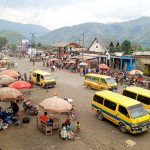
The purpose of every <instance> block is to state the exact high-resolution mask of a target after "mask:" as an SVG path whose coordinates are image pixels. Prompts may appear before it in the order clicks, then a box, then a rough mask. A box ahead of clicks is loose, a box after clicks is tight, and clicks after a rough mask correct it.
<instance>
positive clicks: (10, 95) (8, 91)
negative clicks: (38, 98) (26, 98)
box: [0, 87, 22, 101]
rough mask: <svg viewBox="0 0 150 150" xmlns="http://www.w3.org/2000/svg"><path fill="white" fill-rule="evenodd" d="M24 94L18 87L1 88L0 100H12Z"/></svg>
mask: <svg viewBox="0 0 150 150" xmlns="http://www.w3.org/2000/svg"><path fill="white" fill-rule="evenodd" d="M20 96H22V93H21V92H20V91H18V90H17V89H14V88H10V87H3V88H0V100H2V101H10V100H12V99H17V98H18V97H20Z"/></svg>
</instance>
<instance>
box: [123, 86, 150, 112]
mask: <svg viewBox="0 0 150 150" xmlns="http://www.w3.org/2000/svg"><path fill="white" fill-rule="evenodd" d="M123 95H125V96H128V97H130V98H133V99H136V100H138V101H140V102H141V103H143V105H144V107H145V108H146V109H148V110H150V90H147V89H144V88H141V87H136V86H130V87H126V88H125V89H124V90H123Z"/></svg>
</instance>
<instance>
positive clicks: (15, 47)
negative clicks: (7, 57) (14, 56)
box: [9, 44, 17, 51]
mask: <svg viewBox="0 0 150 150" xmlns="http://www.w3.org/2000/svg"><path fill="white" fill-rule="evenodd" d="M9 47H10V49H11V50H12V51H15V50H16V49H17V46H16V45H15V44H11V45H10V46H9Z"/></svg>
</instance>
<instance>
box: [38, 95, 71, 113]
mask: <svg viewBox="0 0 150 150" xmlns="http://www.w3.org/2000/svg"><path fill="white" fill-rule="evenodd" d="M39 106H40V107H42V108H43V109H44V110H45V111H49V112H55V113H62V112H68V111H70V110H71V109H72V105H71V104H70V103H68V102H67V101H65V100H64V99H62V98H59V97H57V96H54V97H51V98H47V99H45V100H44V101H43V102H41V103H40V104H39Z"/></svg>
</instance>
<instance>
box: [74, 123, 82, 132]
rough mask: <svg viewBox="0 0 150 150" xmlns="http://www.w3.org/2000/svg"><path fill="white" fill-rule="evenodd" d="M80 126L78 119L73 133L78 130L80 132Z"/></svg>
mask: <svg viewBox="0 0 150 150" xmlns="http://www.w3.org/2000/svg"><path fill="white" fill-rule="evenodd" d="M80 126H81V124H80V122H79V121H77V123H76V131H75V133H79V132H80Z"/></svg>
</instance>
